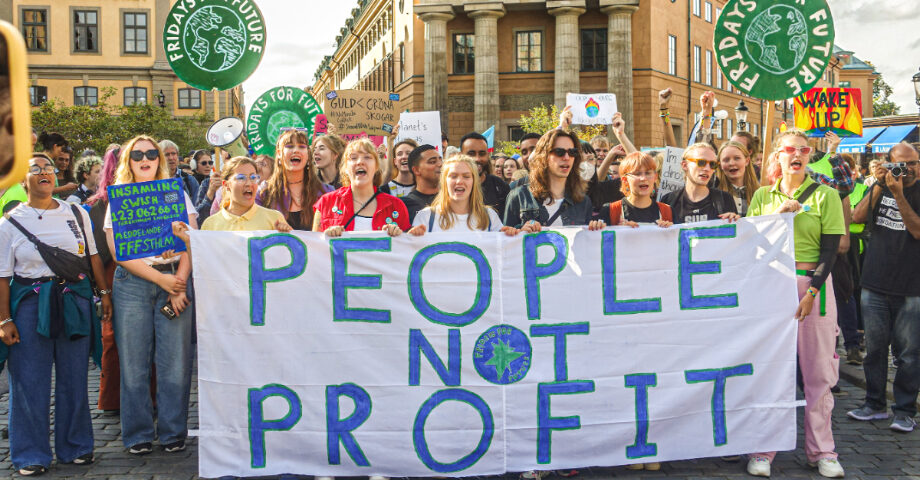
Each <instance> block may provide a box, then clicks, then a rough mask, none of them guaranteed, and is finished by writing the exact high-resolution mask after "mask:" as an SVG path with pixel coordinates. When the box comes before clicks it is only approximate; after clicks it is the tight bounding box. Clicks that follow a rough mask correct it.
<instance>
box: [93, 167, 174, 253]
mask: <svg viewBox="0 0 920 480" xmlns="http://www.w3.org/2000/svg"><path fill="white" fill-rule="evenodd" d="M108 191H109V208H110V209H111V215H112V233H113V235H114V236H115V251H114V252H112V253H113V254H114V255H115V259H117V260H119V261H123V260H133V259H136V258H146V257H152V256H155V255H159V254H161V253H163V252H165V251H167V250H175V251H177V252H181V251H185V243H184V242H183V241H181V240H179V239H178V238H176V237H175V236H173V234H172V222H174V221H176V220H179V221H183V222H186V223H188V211H186V208H185V191H184V190H182V181H181V180H180V179H178V178H168V179H165V180H154V181H152V182H140V183H128V184H125V185H111V186H109V187H108Z"/></svg>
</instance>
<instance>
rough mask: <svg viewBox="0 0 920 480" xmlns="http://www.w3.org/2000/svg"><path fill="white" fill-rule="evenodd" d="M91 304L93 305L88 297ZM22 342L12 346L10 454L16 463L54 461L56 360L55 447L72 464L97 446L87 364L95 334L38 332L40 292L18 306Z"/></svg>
mask: <svg viewBox="0 0 920 480" xmlns="http://www.w3.org/2000/svg"><path fill="white" fill-rule="evenodd" d="M85 302H86V305H85V308H87V309H88V308H90V303H89V301H88V300H86V301H85ZM15 321H16V328H17V329H18V330H19V343H17V344H15V345H12V346H11V347H10V350H9V352H10V353H9V359H8V362H9V369H10V419H9V420H10V458H11V460H12V462H13V467H15V468H17V469H19V468H22V467H26V466H29V465H42V466H44V467H46V468H47V467H50V466H51V458H52V457H51V444H50V442H49V438H48V436H49V434H50V431H51V426H50V414H51V364H52V363H54V367H55V377H54V378H55V385H54V389H55V392H54V451H55V453H57V458H58V462H61V463H70V462H72V461H73V460H74V459H75V458H77V457H79V456H81V455H84V454H87V453H90V452H92V451H93V421H92V418H91V417H90V413H89V395H88V393H87V385H86V383H87V373H88V372H87V369H88V365H89V347H90V338H89V337H82V338H78V339H76V340H70V339H69V338H66V336H64V335H61V336H60V337H58V338H55V339H50V338H46V337H43V336H41V335H39V334H38V333H36V331H35V328H36V325H37V324H38V296H37V295H30V296H28V297H26V298H24V299H23V300H22V302H21V303H20V304H19V307H18V308H17V310H16V318H15Z"/></svg>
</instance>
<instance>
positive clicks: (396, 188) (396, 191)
mask: <svg viewBox="0 0 920 480" xmlns="http://www.w3.org/2000/svg"><path fill="white" fill-rule="evenodd" d="M387 187H389V188H390V195H393V196H394V197H396V198H402V197H405V196H406V195H408V194H409V192H411V191H412V190H413V189H414V188H415V184H414V183H413V184H412V185H403V184H401V183H398V182H397V181H396V180H390V182H389V183H387Z"/></svg>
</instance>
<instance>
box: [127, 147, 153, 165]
mask: <svg viewBox="0 0 920 480" xmlns="http://www.w3.org/2000/svg"><path fill="white" fill-rule="evenodd" d="M144 157H147V160H156V159H157V158H159V157H160V152H159V151H157V149H155V148H151V149H150V150H147V151H146V152H145V151H143V150H131V160H134V161H135V162H140V161H141V160H143V159H144Z"/></svg>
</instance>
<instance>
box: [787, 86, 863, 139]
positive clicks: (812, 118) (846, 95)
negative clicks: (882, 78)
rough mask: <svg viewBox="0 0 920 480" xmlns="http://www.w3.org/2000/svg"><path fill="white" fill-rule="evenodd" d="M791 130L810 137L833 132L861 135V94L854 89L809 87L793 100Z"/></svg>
mask: <svg viewBox="0 0 920 480" xmlns="http://www.w3.org/2000/svg"><path fill="white" fill-rule="evenodd" d="M795 128H798V129H800V130H804V131H805V132H806V133H807V134H808V136H810V137H823V136H824V134H825V133H826V132H834V133H836V134H837V135H838V136H840V137H859V136H862V130H863V124H862V92H861V91H860V90H859V89H858V88H812V89H810V90H808V91H807V92H805V93H804V94H802V95H799V96H798V97H795Z"/></svg>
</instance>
